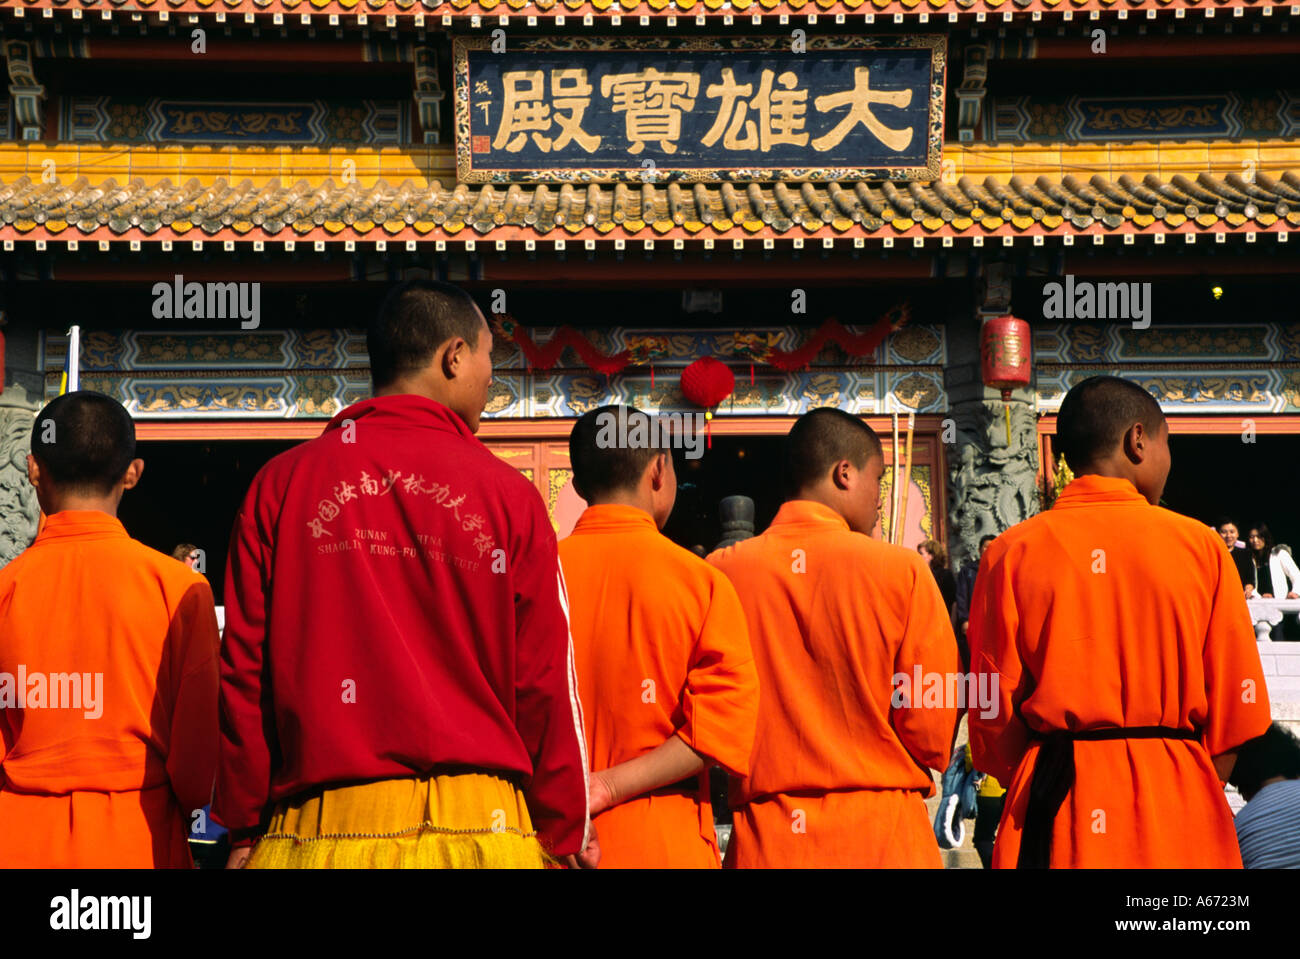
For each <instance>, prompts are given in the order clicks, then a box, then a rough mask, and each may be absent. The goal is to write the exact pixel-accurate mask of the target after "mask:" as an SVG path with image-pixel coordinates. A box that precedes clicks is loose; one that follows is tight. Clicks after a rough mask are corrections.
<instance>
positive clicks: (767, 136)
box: [700, 69, 808, 153]
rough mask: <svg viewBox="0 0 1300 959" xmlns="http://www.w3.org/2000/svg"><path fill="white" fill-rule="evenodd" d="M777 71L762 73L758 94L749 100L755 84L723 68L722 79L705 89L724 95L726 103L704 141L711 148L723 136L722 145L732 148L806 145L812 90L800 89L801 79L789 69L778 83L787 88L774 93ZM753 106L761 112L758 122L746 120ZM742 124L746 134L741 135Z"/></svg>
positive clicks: (713, 94) (713, 95)
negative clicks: (738, 81)
mask: <svg viewBox="0 0 1300 959" xmlns="http://www.w3.org/2000/svg"><path fill="white" fill-rule="evenodd" d="M773 72H774V71H772V70H764V71H763V72H762V75H761V76H762V79H761V80H760V82H759V85H758V93H757V94H756V95H755V96H754V98H753V99H752V100H749V101H746V100H743V99H741V98H742V97H748V96H749V94H750V92H751V91H752V90H753V89H754V86H753V84H751V83H746V84H743V85H742V84H738V83H736V75H735V73H733V72H732V71H731V70H730V69H726V70H723V71H722V82H721V83H715V84H712V85H711V86H709V87H708V88H707V89H706V90H705V91H704V94H705V96H707V97H710V98H715V99H716V98H721V99H722V106H721V107H719V109H718V118H717V119H716V120H715V121H714V122H713V126H711V127H710V128H709V132H708V133H706V134H705V135H704V138H703V139H702V140H701V141H700V142H701V143H703V144H704V145H705V146H706V147H711V146H713V144H715V143H716V142H717V141H718V137H719V135H722V145H723V147H725V148H726V149H728V150H754V149H758V150H761V151H762V152H763V153H767V152H769V151H770V150H771V149H772V147H774V146H778V145H780V144H783V143H786V144H792V145H794V146H805V145H806V144H807V143H808V134H807V133H806V132H804V130H803V125H804V122H805V119H806V118H805V117H804V114H805V113H806V112H807V110H808V91H807V90H796V89H795V87H796V86H797V84H798V78H797V77H796V76H795V75H794V72H793V71H790V70H787V71H785V73H783V74H781V75H780V76H779V77H777V83H779V84H780V85H781V86H782V87H784V88H785V89H784V90H777V91H776V92H775V93H774V92H772V76H773ZM750 109H753V110H754V111H756V112H757V113H758V123H757V125H755V123H754V121H753V120H747V119H745V117H746V115H747V114H748V111H749V110H750ZM728 120H730V122H728ZM742 127H743V128H744V131H745V134H744V136H740V131H741V128H742ZM724 129H725V131H726V133H725V135H724V134H723V130H724Z"/></svg>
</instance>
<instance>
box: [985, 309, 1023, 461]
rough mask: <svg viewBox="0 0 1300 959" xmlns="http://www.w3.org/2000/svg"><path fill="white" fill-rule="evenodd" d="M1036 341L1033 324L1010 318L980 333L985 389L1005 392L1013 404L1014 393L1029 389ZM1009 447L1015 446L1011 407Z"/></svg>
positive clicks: (1004, 399) (998, 319) (992, 323)
mask: <svg viewBox="0 0 1300 959" xmlns="http://www.w3.org/2000/svg"><path fill="white" fill-rule="evenodd" d="M1032 349H1033V340H1032V339H1031V336H1030V332H1029V324H1028V323H1026V322H1025V321H1024V320H1020V319H1017V318H1016V317H1014V316H1011V315H1010V314H1008V315H1006V316H999V317H995V318H994V319H991V320H986V321H985V323H984V327H983V329H981V330H980V374H981V375H982V377H983V379H984V385H985V386H987V387H989V388H990V389H994V390H1001V391H1002V402H1003V403H1010V401H1011V391H1012V390H1014V389H1017V388H1019V387H1024V386H1028V385H1029V371H1030V359H1031V356H1032ZM1005 409H1006V415H1007V445H1008V446H1010V445H1011V407H1010V406H1007V407H1006V408H1005Z"/></svg>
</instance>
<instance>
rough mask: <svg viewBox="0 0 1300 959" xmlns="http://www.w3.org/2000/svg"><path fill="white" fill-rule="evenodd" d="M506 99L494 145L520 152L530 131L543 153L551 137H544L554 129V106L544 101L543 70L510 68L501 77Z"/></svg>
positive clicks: (548, 147)
mask: <svg viewBox="0 0 1300 959" xmlns="http://www.w3.org/2000/svg"><path fill="white" fill-rule="evenodd" d="M501 82H502V85H503V86H504V87H505V92H506V102H505V107H504V108H503V109H502V113H501V125H500V126H499V127H497V135H496V139H494V140H493V141H492V148H493V149H494V150H500V149H501V148H502V147H504V148H505V149H506V151H507V152H508V153H518V152H519V151H520V150H522V149H523V148H524V144H525V143H527V142H528V137H529V135H530V134H531V135H532V138H533V142H534V143H536V144H537V145H538V146H539V147H540V148H541V149H542V152H548V151H549V150H550V149H551V138H550V137H547V136H543V135H542V134H543V133H545V132H546V131H547V130H549V129H550V128H551V108H550V107H549V106H548V105H547V104H546V103H544V102H543V93H542V71H541V70H511V71H510V72H508V73H506V74H504V75H503V76H502V77H501Z"/></svg>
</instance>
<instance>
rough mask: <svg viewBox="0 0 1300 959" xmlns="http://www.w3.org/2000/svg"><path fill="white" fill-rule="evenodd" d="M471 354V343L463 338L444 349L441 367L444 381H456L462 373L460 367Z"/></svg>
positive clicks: (450, 343)
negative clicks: (469, 353)
mask: <svg viewBox="0 0 1300 959" xmlns="http://www.w3.org/2000/svg"><path fill="white" fill-rule="evenodd" d="M468 352H469V343H468V342H467V341H466V340H465V338H464V337H463V336H457V337H455V338H453V339H452V340H451V341H449V342H448V343H447V345H446V346H444V347H443V348H442V356H441V360H440V363H441V366H442V375H443V378H444V379H448V380H454V379H455V378H456V375H457V374H458V373H459V372H460V366H461V364H462V363H463V362H464V361H465V354H466V353H468Z"/></svg>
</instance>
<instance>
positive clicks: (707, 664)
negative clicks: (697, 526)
mask: <svg viewBox="0 0 1300 959" xmlns="http://www.w3.org/2000/svg"><path fill="white" fill-rule="evenodd" d="M659 423H660V421H659V420H657V419H656V418H653V417H650V416H647V415H646V414H645V413H643V412H641V411H640V410H637V409H632V408H629V407H617V406H603V407H600V408H599V409H595V410H591V411H589V412H588V413H585V414H584V415H583V416H582V417H581V418H580V419H579V420H578V422H577V423H576V424H574V427H573V433H572V435H571V436H570V437H569V460H570V462H571V463H572V464H573V482H574V486H575V488H576V489H577V491H578V494H579V495H580V496H582V498H583V499H585V500H586V501H587V504H588V506H587V509H586V511H585V512H584V513H583V514H582V516H581V517H580V518H579V519H578V523H577V525H576V526H575V527H574V529H573V535H571V536H570V537H568V538H567V539H565V540H564V541H563V542H561V543H560V560H561V563H562V564H563V567H564V576H565V581H566V583H567V585H568V590H569V600H570V624H571V629H572V631H573V650H574V662H575V664H576V667H577V674H578V691H579V693H580V695H581V697H582V702H583V704H584V709H583V716H584V718H585V720H586V732H587V743H588V756H589V759H590V762H591V772H592V776H591V793H590V795H591V802H590V808H591V814H592V816H593V817H594V825H595V826H596V829H597V831H598V834H599V848H600V857H601V858H600V863H601V865H602V866H604V867H606V868H629V867H634V868H642V869H645V868H659V869H666V868H674V869H688V868H697V869H710V868H713V869H716V868H718V866H720V865H721V857H720V856H719V853H718V842H717V838H716V836H715V835H714V830H713V812H712V806H711V804H710V801H709V789H708V784H709V776H708V767H709V766H711V765H713V764H714V763H717V764H719V765H721V766H722V767H723V768H725V769H727V770H728V771H730V772H731V773H732V774H734V775H737V776H744V775H745V774H746V773H747V772H748V771H749V754H750V748H751V746H752V745H753V742H754V723H755V721H756V718H757V711H758V678H757V674H756V672H755V670H754V661H753V655H752V653H751V652H750V648H749V630H748V629H747V628H746V625H745V616H744V614H743V613H742V612H741V609H740V601H739V600H738V599H737V598H736V591H735V589H733V588H732V585H731V583H730V582H728V580H727V578H726V577H725V576H723V575H722V574H721V573H719V572H718V571H717V570H716V569H714V568H712V567H711V566H709V564H708V563H706V562H705V561H704V560H702V559H700V558H699V557H698V556H696V555H695V554H694V553H692V552H691V551H690V550H687V549H683V548H682V547H680V546H678V545H677V544H675V543H674V542H672V541H671V540H670V539H668V538H667V537H666V536H664V535H663V534H662V533H661V532H659V530H660V528H661V527H662V526H663V525H664V523H665V522H667V520H668V516H669V514H670V513H671V512H672V509H673V503H674V501H675V499H676V496H677V478H676V475H675V474H674V472H673V458H672V454H671V453H670V452H669V450H668V449H667V445H666V437H665V436H664V434H663V432H662V431H661V430H660V429H659Z"/></svg>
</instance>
